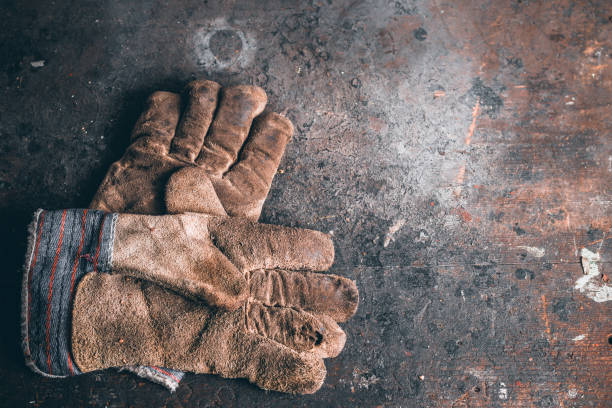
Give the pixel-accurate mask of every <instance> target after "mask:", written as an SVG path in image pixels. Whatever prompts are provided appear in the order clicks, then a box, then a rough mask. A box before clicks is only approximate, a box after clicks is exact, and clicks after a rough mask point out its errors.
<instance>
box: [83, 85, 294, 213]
mask: <svg viewBox="0 0 612 408" xmlns="http://www.w3.org/2000/svg"><path fill="white" fill-rule="evenodd" d="M220 89H221V87H220V85H219V84H217V83H215V82H212V81H194V82H192V83H190V84H189V85H188V86H187V90H186V98H185V99H186V100H185V101H184V102H185V109H184V112H183V113H182V115H181V97H180V95H178V94H174V93H170V92H156V93H154V94H153V95H151V97H150V98H149V100H148V106H147V108H146V109H145V111H144V112H143V113H142V115H141V116H140V118H139V120H138V122H137V123H136V126H135V127H134V130H133V132H132V144H131V145H130V146H129V147H128V149H127V151H126V153H125V154H124V155H123V157H122V158H121V159H120V160H119V161H117V162H115V163H113V164H112V166H111V168H110V170H109V171H108V173H107V175H106V177H105V178H104V181H103V182H102V184H101V185H100V188H99V189H98V191H97V193H96V195H95V196H94V199H93V201H92V203H91V205H90V208H94V209H100V210H104V211H109V212H128V213H138V214H164V213H177V212H186V211H193V212H199V213H206V214H211V215H230V216H241V217H247V218H251V219H254V220H256V219H257V218H259V215H260V213H261V208H262V206H263V203H264V200H265V198H266V196H267V194H268V191H269V190H270V185H271V184H272V179H273V178H274V174H275V173H276V170H277V168H278V165H279V163H280V159H281V157H282V155H283V152H284V151H285V146H286V145H287V142H288V141H289V139H290V138H291V135H292V133H293V126H292V125H291V122H290V121H289V120H288V119H287V118H285V117H283V116H281V115H279V114H276V113H266V114H263V115H260V114H261V113H262V111H263V109H264V107H265V105H266V101H267V97H266V94H265V92H264V91H263V89H261V88H259V87H255V86H246V85H245V86H236V87H232V88H228V89H225V90H224V91H223V92H221V91H220ZM258 115H260V116H258ZM254 119H255V120H254ZM249 134H250V137H249ZM247 137H248V140H247Z"/></svg>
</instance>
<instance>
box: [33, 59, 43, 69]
mask: <svg viewBox="0 0 612 408" xmlns="http://www.w3.org/2000/svg"><path fill="white" fill-rule="evenodd" d="M30 65H31V66H32V68H42V67H44V66H45V60H39V61H32V62H30Z"/></svg>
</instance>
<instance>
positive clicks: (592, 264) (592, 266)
mask: <svg viewBox="0 0 612 408" xmlns="http://www.w3.org/2000/svg"><path fill="white" fill-rule="evenodd" d="M600 259H601V258H600V256H599V254H598V253H597V254H596V253H593V252H591V251H589V250H588V249H586V248H582V251H580V263H581V264H582V272H583V273H584V274H585V275H591V274H594V273H597V274H599V267H598V266H597V263H596V262H598V261H599V260H600Z"/></svg>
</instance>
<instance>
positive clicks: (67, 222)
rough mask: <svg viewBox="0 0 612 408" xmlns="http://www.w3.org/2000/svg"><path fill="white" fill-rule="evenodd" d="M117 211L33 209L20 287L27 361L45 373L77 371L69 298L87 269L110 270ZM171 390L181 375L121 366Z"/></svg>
mask: <svg viewBox="0 0 612 408" xmlns="http://www.w3.org/2000/svg"><path fill="white" fill-rule="evenodd" d="M116 220H117V214H109V213H104V212H102V211H97V210H86V209H71V210H59V211H45V210H38V211H37V212H36V213H35V214H34V219H33V220H32V223H31V224H30V228H29V236H28V250H27V252H26V257H27V258H26V263H25V268H24V274H23V288H22V311H21V313H22V328H21V329H22V347H23V352H24V354H25V358H26V364H27V365H28V366H29V367H30V368H31V369H32V370H34V371H35V372H37V373H39V374H42V375H44V376H47V377H66V376H71V375H77V374H80V373H81V371H80V370H79V368H78V367H77V366H76V364H74V362H73V359H72V356H71V352H70V350H71V348H70V322H71V321H72V300H73V296H74V290H75V288H76V286H77V285H78V282H79V280H80V279H81V277H83V276H84V275H85V274H87V273H89V272H106V273H110V272H111V265H112V255H113V253H112V251H113V240H114V235H115V233H114V229H115V223H116ZM126 369H128V370H129V371H132V372H134V373H136V374H138V375H140V376H141V377H143V378H146V379H148V380H150V381H153V382H155V383H158V384H161V385H163V386H165V387H167V388H168V389H170V390H171V391H174V390H175V389H176V388H177V387H178V384H179V382H180V381H181V379H182V378H183V376H184V373H182V372H180V371H174V370H170V369H165V368H160V367H126Z"/></svg>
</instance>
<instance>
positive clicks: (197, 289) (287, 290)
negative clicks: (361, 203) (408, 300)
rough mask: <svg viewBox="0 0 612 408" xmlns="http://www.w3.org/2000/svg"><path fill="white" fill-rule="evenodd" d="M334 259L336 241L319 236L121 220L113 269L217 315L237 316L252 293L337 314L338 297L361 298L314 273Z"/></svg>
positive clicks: (180, 217)
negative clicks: (194, 300)
mask: <svg viewBox="0 0 612 408" xmlns="http://www.w3.org/2000/svg"><path fill="white" fill-rule="evenodd" d="M333 259H334V247H333V244H332V242H331V239H330V238H329V236H327V235H326V234H323V233H321V232H318V231H312V230H305V229H298V228H291V227H281V226H275V225H268V224H259V223H255V222H253V221H250V220H248V219H246V218H237V217H236V218H229V217H216V216H209V215H204V214H195V213H187V214H176V215H165V216H146V215H136V214H120V215H119V216H118V217H117V221H116V226H115V240H114V243H113V261H112V262H113V263H112V269H113V273H121V274H125V275H130V276H132V277H137V278H140V279H146V280H149V281H151V282H155V283H157V284H160V285H162V286H165V287H167V288H170V289H172V290H175V291H177V292H180V293H182V294H184V295H187V296H189V297H192V298H198V299H200V300H203V301H205V302H207V303H208V304H210V305H212V306H216V307H223V308H227V309H236V308H237V307H239V306H241V305H242V303H243V302H244V301H245V300H246V298H247V296H248V294H249V288H250V287H252V292H253V293H254V294H255V295H257V298H259V299H262V300H264V301H265V302H266V303H267V304H270V305H283V306H284V305H287V306H290V307H299V308H306V309H309V310H313V311H318V312H321V311H323V312H325V311H328V312H329V313H332V314H335V313H337V311H336V306H337V305H335V304H334V301H336V300H338V299H337V298H336V297H337V296H342V301H343V302H344V301H346V302H349V303H355V302H356V300H357V297H358V295H357V288H356V286H355V284H354V283H353V282H352V281H350V280H349V279H346V278H344V277H340V276H336V275H325V274H318V273H312V271H325V270H327V269H328V268H329V267H330V266H331V264H332V263H333ZM309 271H310V273H309ZM251 277H252V279H251ZM300 277H306V278H305V279H300ZM249 280H252V282H251V284H249ZM309 302H310V303H309ZM328 303H330V304H329V305H327V304H328ZM354 307H356V303H355V304H354V305H353V308H352V309H351V313H350V314H352V313H353V312H354ZM345 318H346V317H345ZM345 318H344V319H340V320H345Z"/></svg>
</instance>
